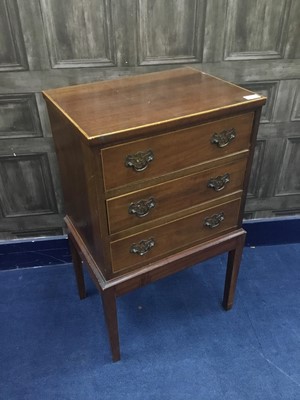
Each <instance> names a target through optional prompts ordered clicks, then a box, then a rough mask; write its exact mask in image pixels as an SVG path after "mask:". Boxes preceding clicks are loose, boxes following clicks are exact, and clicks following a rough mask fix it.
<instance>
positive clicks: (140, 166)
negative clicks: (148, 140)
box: [125, 150, 154, 172]
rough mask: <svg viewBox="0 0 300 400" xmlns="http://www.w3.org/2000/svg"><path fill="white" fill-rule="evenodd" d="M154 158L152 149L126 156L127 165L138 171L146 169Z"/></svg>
mask: <svg viewBox="0 0 300 400" xmlns="http://www.w3.org/2000/svg"><path fill="white" fill-rule="evenodd" d="M153 160H154V154H153V151H152V150H147V151H145V152H142V151H139V152H137V153H135V154H129V155H128V156H126V158H125V166H126V167H128V168H133V169H134V170H135V171H136V172H141V171H144V170H145V169H146V168H147V167H148V165H149V163H150V162H151V161H153Z"/></svg>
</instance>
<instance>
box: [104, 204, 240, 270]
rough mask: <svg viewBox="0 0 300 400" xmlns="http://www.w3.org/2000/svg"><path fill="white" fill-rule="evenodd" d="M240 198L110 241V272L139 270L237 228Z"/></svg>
mask: <svg viewBox="0 0 300 400" xmlns="http://www.w3.org/2000/svg"><path fill="white" fill-rule="evenodd" d="M239 206H240V199H237V200H234V201H230V202H228V203H224V204H222V205H218V206H216V207H212V208H208V209H206V210H204V211H201V212H198V213H195V214H192V215H189V216H187V217H184V218H181V219H178V220H176V221H173V222H169V223H168V224H165V225H160V226H158V227H156V228H153V229H149V230H147V231H144V232H140V233H138V234H136V235H132V236H128V237H126V238H124V239H120V240H116V241H114V242H111V259H112V269H113V272H118V271H121V270H123V269H129V268H131V267H133V266H135V267H139V266H142V265H145V264H147V263H149V262H151V261H154V260H157V259H159V258H161V257H162V256H164V255H170V254H174V253H175V252H176V251H178V250H181V249H184V248H187V247H188V246H189V245H190V244H192V243H193V244H194V243H201V242H203V241H205V240H207V239H212V238H214V237H216V236H218V235H219V234H220V233H221V232H224V231H226V230H229V229H232V228H234V227H236V226H237V219H238V211H239Z"/></svg>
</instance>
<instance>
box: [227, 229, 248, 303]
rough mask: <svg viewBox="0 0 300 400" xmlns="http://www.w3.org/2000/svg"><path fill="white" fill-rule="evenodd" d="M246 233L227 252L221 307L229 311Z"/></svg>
mask: <svg viewBox="0 0 300 400" xmlns="http://www.w3.org/2000/svg"><path fill="white" fill-rule="evenodd" d="M245 237H246V233H245V234H244V235H242V236H240V237H239V238H238V239H237V243H236V247H235V249H233V250H231V251H229V253H228V261H227V270H226V278H225V287H224V296H223V307H224V309H225V310H230V309H231V308H232V306H233V300H234V294H235V288H236V283H237V278H238V274H239V269H240V263H241V259H242V253H243V248H244V243H245Z"/></svg>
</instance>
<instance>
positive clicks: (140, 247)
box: [130, 238, 155, 256]
mask: <svg viewBox="0 0 300 400" xmlns="http://www.w3.org/2000/svg"><path fill="white" fill-rule="evenodd" d="M154 245H155V242H154V239H152V238H151V239H148V240H141V241H140V242H139V243H138V244H136V243H134V244H133V245H132V246H131V247H130V253H132V254H137V255H139V256H144V255H145V254H146V253H148V252H149V251H150V250H151V249H152V247H154Z"/></svg>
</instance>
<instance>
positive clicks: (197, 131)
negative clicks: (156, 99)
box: [102, 113, 253, 190]
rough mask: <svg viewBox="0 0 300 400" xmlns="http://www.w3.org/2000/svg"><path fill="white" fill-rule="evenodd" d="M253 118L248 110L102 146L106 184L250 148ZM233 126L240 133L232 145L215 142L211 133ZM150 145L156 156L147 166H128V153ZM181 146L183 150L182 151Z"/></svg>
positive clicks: (122, 182)
mask: <svg viewBox="0 0 300 400" xmlns="http://www.w3.org/2000/svg"><path fill="white" fill-rule="evenodd" d="M252 121H253V113H247V114H242V115H239V116H238V117H233V118H226V119H222V120H220V121H217V122H212V123H208V124H203V125H197V126H195V127H192V128H189V129H184V130H179V131H176V132H170V133H167V134H165V135H161V136H159V137H150V138H147V139H143V140H138V141H135V142H129V143H126V144H122V145H119V146H113V147H109V148H106V149H104V150H102V160H103V173H104V181H105V188H106V190H109V189H113V188H115V187H118V186H122V185H125V184H127V185H128V184H130V183H133V182H137V181H140V180H143V181H144V180H147V179H151V178H155V177H158V176H163V175H166V174H168V173H171V172H174V171H178V170H183V169H185V168H189V167H192V166H194V165H198V164H201V163H204V162H206V161H210V160H214V159H218V158H222V157H225V156H228V155H231V154H234V153H237V152H240V151H242V150H248V148H249V146H250V134H251V128H252ZM232 128H235V130H236V134H237V136H236V139H235V140H233V141H232V142H231V143H230V144H228V146H226V147H223V148H219V147H217V146H216V145H212V143H211V137H212V136H213V134H214V133H219V132H222V131H224V130H230V129H232ZM149 149H151V150H152V152H153V154H154V160H153V161H152V162H151V163H149V166H148V167H147V168H146V169H145V170H143V171H141V172H136V171H134V170H133V169H132V168H128V167H125V163H124V162H125V159H126V156H127V155H128V154H136V153H137V152H145V151H147V150H149ZM179 149H180V152H178V150H179ZM114 170H117V171H118V174H114V173H112V171H114Z"/></svg>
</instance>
